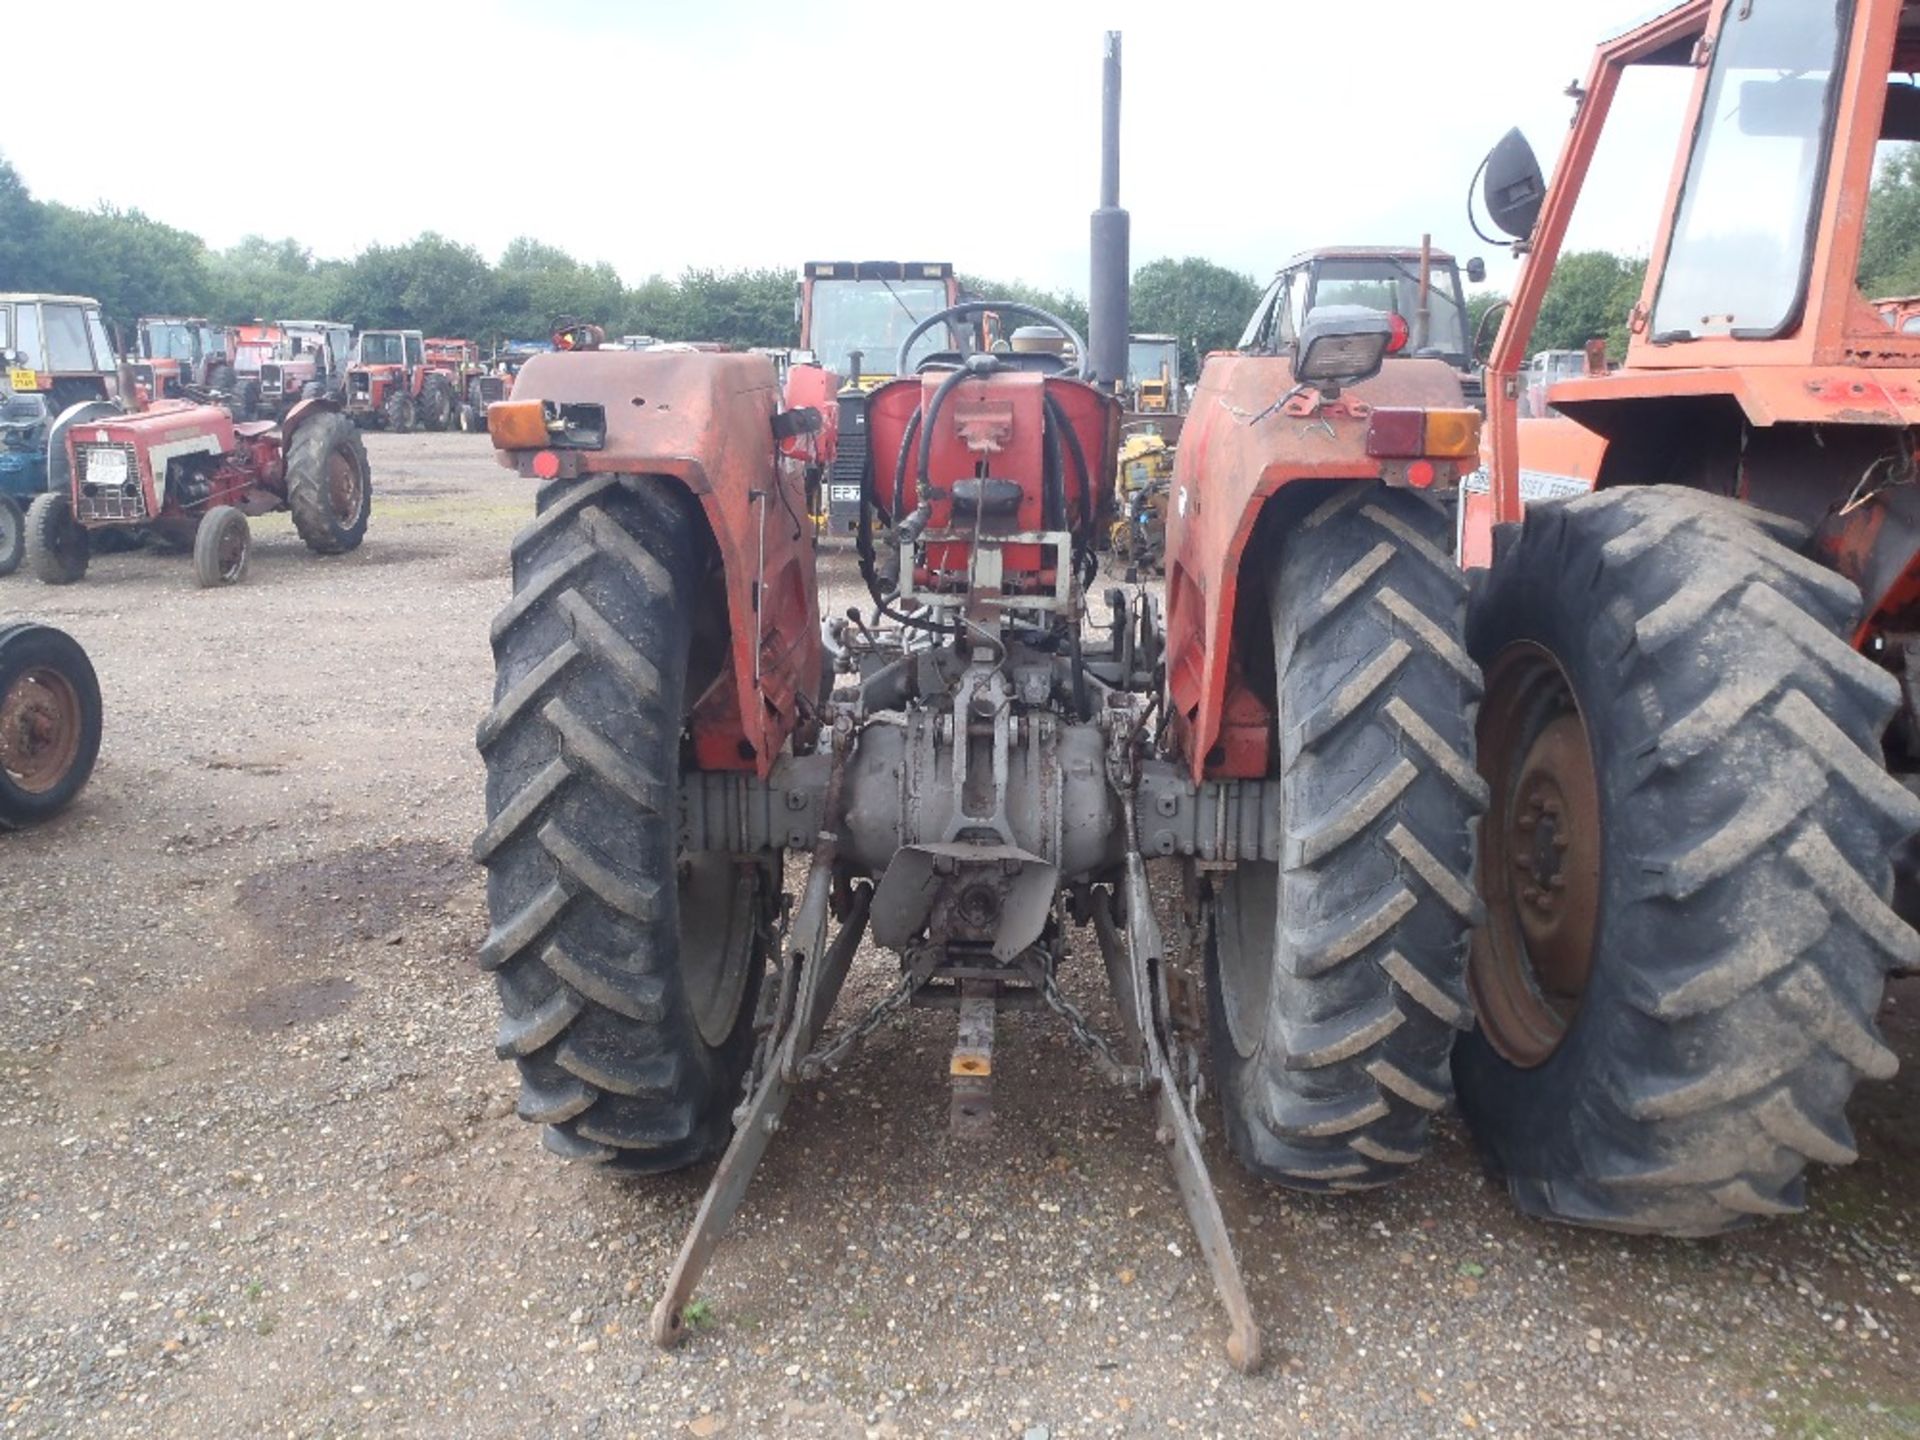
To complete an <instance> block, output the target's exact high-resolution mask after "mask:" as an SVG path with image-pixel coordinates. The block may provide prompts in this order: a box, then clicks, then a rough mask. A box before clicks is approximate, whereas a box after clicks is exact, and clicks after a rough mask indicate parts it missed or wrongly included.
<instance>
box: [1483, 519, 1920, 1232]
mask: <svg viewBox="0 0 1920 1440" xmlns="http://www.w3.org/2000/svg"><path fill="white" fill-rule="evenodd" d="M1803 538H1804V536H1803V534H1802V533H1801V532H1799V531H1798V530H1797V528H1796V527H1794V526H1792V525H1791V524H1789V523H1787V522H1785V521H1781V520H1778V519H1777V518H1776V517H1773V516H1770V515H1767V514H1765V513H1763V512H1759V511H1756V510H1753V509H1752V508H1750V507H1746V506H1741V505H1739V504H1737V503H1735V502H1733V501H1731V500H1724V499H1720V498H1717V497H1712V496H1707V495H1702V494H1700V493H1698V492H1695V491H1691V490H1686V489H1680V488H1676V487H1670V486H1656V487H1647V488H1631V489H1618V490H1608V491H1604V492H1601V493H1599V494H1594V495H1589V496H1583V497H1581V498H1580V499H1577V500H1572V501H1568V502H1566V503H1564V504H1556V505H1548V506H1539V507H1536V508H1534V509H1533V510H1531V511H1529V512H1528V514H1527V517H1526V520H1525V523H1524V525H1523V526H1522V527H1519V528H1518V529H1517V530H1508V531H1503V532H1502V533H1501V535H1500V536H1499V543H1498V544H1497V546H1496V558H1495V560H1494V564H1493V567H1492V569H1491V571H1490V572H1489V574H1488V577H1487V581H1486V584H1485V585H1484V586H1483V587H1481V589H1480V590H1479V591H1478V592H1477V593H1476V595H1475V597H1474V601H1473V605H1472V609H1471V614H1470V618H1469V624H1468V638H1469V643H1470V646H1471V648H1472V651H1473V654H1474V656H1475V657H1476V658H1477V659H1478V660H1479V661H1480V663H1481V664H1482V665H1484V666H1485V667H1486V673H1487V695H1486V699H1485V701H1484V703H1483V704H1482V706H1481V710H1480V718H1479V760H1480V766H1481V769H1482V771H1483V772H1484V774H1485V775H1486V777H1487V779H1488V782H1489V784H1490V786H1491V791H1492V802H1491V806H1490V809H1489V812H1488V818H1487V820H1486V822H1485V825H1484V827H1483V829H1482V835H1481V849H1480V872H1479V879H1480V887H1481V891H1482V894H1483V895H1484V896H1485V899H1486V905H1487V923H1486V925H1485V927H1484V928H1483V929H1482V931H1481V932H1480V933H1479V934H1477V935H1476V936H1475V939H1474V947H1473V955H1472V961H1471V965H1470V969H1469V982H1470V989H1471V993H1472V997H1473V1002H1474V1008H1475V1011H1476V1013H1477V1015H1478V1018H1479V1021H1480V1026H1479V1028H1478V1030H1476V1031H1475V1032H1474V1033H1473V1034H1472V1035H1470V1036H1467V1037H1465V1038H1463V1039H1462V1041H1461V1043H1460V1045H1459V1047H1458V1049H1457V1050H1456V1052H1455V1061H1454V1069H1455V1075H1456V1079H1457V1083H1458V1087H1459V1094H1460V1103H1461V1108H1462V1109H1463V1111H1464V1112H1465V1113H1466V1116H1467V1118H1468V1120H1469V1122H1470V1123H1471V1124H1472V1127H1473V1129H1474V1131H1475V1133H1476V1135H1477V1136H1478V1138H1479V1140H1480V1142H1481V1144H1482V1145H1483V1146H1484V1147H1485V1149H1486V1151H1487V1152H1488V1154H1489V1156H1490V1158H1491V1160H1492V1163H1493V1165H1494V1167H1495V1168H1496V1170H1498V1171H1499V1172H1500V1173H1501V1174H1503V1175H1504V1176H1505V1177H1506V1180H1507V1184H1508V1187H1509V1189H1510V1190H1511V1191H1512V1193H1513V1196H1514V1199H1515V1201H1516V1202H1517V1203H1518V1204H1519V1206H1520V1208H1521V1209H1522V1210H1524V1211H1526V1212H1527V1213H1529V1214H1532V1215H1535V1216H1539V1217H1542V1218H1545V1219H1552V1220H1561V1221H1567V1222H1571V1223H1576V1224H1584V1225H1597V1226H1603V1227H1605V1228H1608V1229H1614V1230H1626V1231H1641V1232H1657V1233H1662V1234H1670V1235H1710V1234H1714V1233H1716V1232H1718V1231H1722V1230H1727V1229H1730V1228H1733V1227H1736V1226H1740V1225H1744V1224H1748V1223H1750V1222H1752V1221H1753V1220H1755V1219H1756V1218H1759V1217H1763V1216H1769V1215H1778V1214H1783V1213H1787V1212H1790V1211H1794V1210H1798V1209H1800V1208H1801V1207H1802V1206H1803V1204H1804V1203H1805V1180H1804V1175H1803V1172H1804V1170H1805V1168H1806V1165H1807V1162H1808V1161H1809V1160H1818V1161H1821V1162H1823V1163H1826V1164H1843V1163H1845V1162H1847V1161H1849V1160H1851V1159H1853V1158H1854V1142H1853V1136H1852V1133H1851V1131H1850V1130H1849V1129H1848V1126H1847V1120H1846V1113H1845V1112H1846V1104H1847V1099H1848V1096H1849V1095H1850V1094H1851V1093H1852V1091H1853V1087H1854V1085H1855V1084H1856V1083H1857V1082H1858V1081H1859V1080H1860V1079H1861V1078H1862V1077H1863V1076H1871V1077H1874V1078H1880V1079H1884V1078H1885V1077H1887V1076H1889V1075H1891V1074H1892V1073H1893V1071H1894V1068H1895V1059H1894V1056H1893V1054H1892V1052H1891V1051H1889V1050H1888V1049H1887V1047H1886V1046H1885V1045H1884V1044H1883V1043H1882V1042H1881V1039H1880V1036H1879V1034H1878V1033H1877V1032H1876V1030H1875V1026H1874V1015H1875V1011H1876V1010H1877V1008H1878V1006H1879V1003H1880V997H1881V991H1882V988H1883V985H1884V982H1885V978H1886V975H1887V973H1888V971H1889V970H1890V969H1891V968H1893V967H1895V966H1911V965H1914V964H1916V963H1920V936H1916V935H1915V933H1914V932H1913V931H1912V930H1910V929H1909V928H1908V927H1907V926H1906V925H1905V924H1904V923H1903V922H1902V921H1901V920H1900V919H1899V918H1898V917H1897V916H1896V915H1895V914H1894V912H1893V911H1892V910H1891V909H1890V908H1889V907H1888V905H1887V898H1888V896H1889V894H1890V893H1891V889H1892V867H1891V854H1892V851H1893V850H1894V848H1895V847H1896V846H1897V845H1898V844H1900V843H1901V842H1902V841H1903V840H1905V839H1906V837H1907V836H1909V835H1910V834H1912V833H1913V832H1914V831H1915V830H1916V829H1920V800H1916V799H1915V798H1914V797H1913V796H1911V795H1910V794H1908V792H1907V791H1906V790H1905V789H1904V788H1903V787H1902V786H1901V785H1899V784H1898V783H1896V782H1895V781H1894V780H1893V779H1892V778H1891V777H1890V776H1889V775H1888V774H1887V772H1886V770H1885V768H1884V764H1883V761H1882V758H1881V751H1880V737H1881V732H1882V731H1883V730H1884V729H1885V728H1886V724H1887V721H1888V719H1889V717H1890V716H1891V715H1892V713H1893V710H1894V706H1895V703H1896V700H1897V698H1898V690H1897V687H1896V684H1895V681H1894V679H1893V678H1892V677H1891V676H1890V675H1888V674H1887V673H1886V672H1885V671H1883V670H1881V669H1880V668H1879V667H1878V666H1875V665H1873V664H1871V663H1869V662H1868V661H1867V660H1865V659H1864V658H1862V657H1861V656H1860V655H1858V654H1857V653H1855V652H1854V650H1853V649H1852V648H1851V647H1850V646H1849V644H1848V643H1847V637H1848V636H1849V635H1850V634H1851V633H1852V631H1853V628H1854V626H1855V624H1856V623H1857V621H1858V619H1859V614H1860V596H1859V593H1858V592H1857V591H1856V590H1855V588H1854V587H1853V585H1852V584H1850V583H1849V582H1848V581H1846V580H1844V579H1842V578H1841V577H1839V576H1838V575H1835V574H1834V573H1832V572H1831V571H1829V570H1827V569H1825V568H1824V567H1822V566H1820V565H1818V564H1815V563H1814V562H1813V561H1811V560H1808V559H1806V558H1804V557H1803V556H1802V555H1800V554H1799V553H1797V552H1796V551H1795V550H1794V549H1791V548H1789V546H1790V544H1793V543H1798V542H1799V541H1801V540H1802V539H1803Z"/></svg>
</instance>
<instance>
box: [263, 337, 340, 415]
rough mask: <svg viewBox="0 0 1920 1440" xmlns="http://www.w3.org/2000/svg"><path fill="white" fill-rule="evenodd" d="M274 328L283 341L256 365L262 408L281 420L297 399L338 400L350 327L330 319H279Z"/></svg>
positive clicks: (298, 400)
mask: <svg viewBox="0 0 1920 1440" xmlns="http://www.w3.org/2000/svg"><path fill="white" fill-rule="evenodd" d="M278 328H279V329H280V331H281V333H282V334H283V335H284V336H285V337H286V338H285V342H284V344H283V345H282V347H281V349H280V350H279V351H278V352H277V353H276V354H275V355H274V357H273V358H272V359H270V360H267V361H265V362H263V363H262V364H261V366H260V404H261V407H262V409H263V410H264V411H265V412H266V413H268V414H270V415H273V416H274V417H276V418H278V419H285V418H286V415H287V412H288V411H290V410H292V409H293V407H294V406H295V405H296V404H298V403H299V402H300V401H301V400H307V399H312V398H314V397H316V396H323V397H325V398H327V399H329V400H334V401H340V400H341V399H342V397H343V396H344V395H345V393H346V372H347V362H348V361H349V360H350V359H351V358H352V354H353V328H352V327H351V326H348V325H342V324H340V323H339V322H338V321H334V320H282V321H281V322H280V325H279V327H278Z"/></svg>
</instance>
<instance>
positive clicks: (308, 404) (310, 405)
mask: <svg viewBox="0 0 1920 1440" xmlns="http://www.w3.org/2000/svg"><path fill="white" fill-rule="evenodd" d="M340 413H341V411H340V402H339V401H338V400H334V399H332V398H330V397H328V396H326V395H313V396H309V397H308V398H307V399H305V400H301V401H298V402H297V403H295V405H294V407H293V408H292V409H291V410H289V411H287V418H286V419H285V420H283V421H282V422H281V424H280V448H281V449H282V450H283V451H285V450H291V449H292V448H293V437H294V436H295V435H297V434H299V433H300V427H301V426H302V425H304V424H306V423H307V421H309V420H311V419H312V418H313V417H314V416H316V415H323V414H334V415H338V414H340Z"/></svg>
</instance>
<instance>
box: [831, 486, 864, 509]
mask: <svg viewBox="0 0 1920 1440" xmlns="http://www.w3.org/2000/svg"><path fill="white" fill-rule="evenodd" d="M827 498H828V499H829V500H845V501H850V502H852V503H853V504H855V505H858V504H859V503H860V487H859V486H858V485H829V486H828V487H827Z"/></svg>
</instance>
